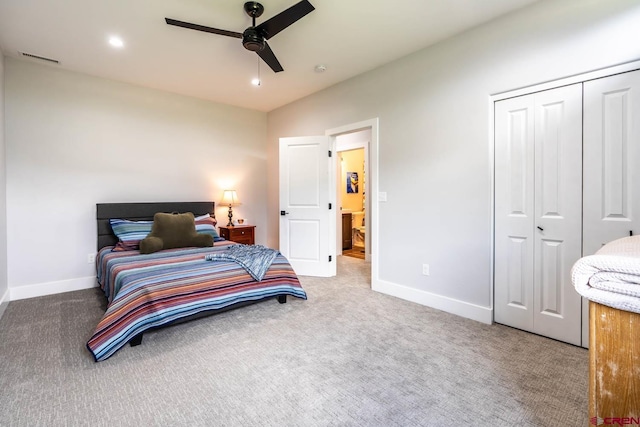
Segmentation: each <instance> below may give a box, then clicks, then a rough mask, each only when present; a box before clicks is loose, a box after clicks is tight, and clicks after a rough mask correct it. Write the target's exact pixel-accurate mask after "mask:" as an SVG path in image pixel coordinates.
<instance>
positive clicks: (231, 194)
mask: <svg viewBox="0 0 640 427" xmlns="http://www.w3.org/2000/svg"><path fill="white" fill-rule="evenodd" d="M220 203H222V204H225V205H229V206H232V205H239V204H240V199H238V194H237V193H236V190H224V192H223V193H222V200H221V201H220Z"/></svg>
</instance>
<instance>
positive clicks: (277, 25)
mask: <svg viewBox="0 0 640 427" xmlns="http://www.w3.org/2000/svg"><path fill="white" fill-rule="evenodd" d="M314 10H315V8H314V7H313V5H312V4H311V3H309V2H308V1H307V0H302V1H301V2H299V3H296V4H294V5H293V6H291V7H290V8H288V9H286V10H284V11H282V12H280V13H279V14H277V15H276V16H274V17H272V18H270V19H267V20H266V21H264V22H263V23H261V24H260V25H257V26H256V18H258V17H260V15H262V13H263V12H264V6H262V5H261V4H260V3H258V2H255V1H248V2H246V3H245V4H244V11H245V12H246V13H247V15H249V16H250V17H251V18H252V19H253V24H252V25H251V26H250V27H249V28H247V29H246V30H244V32H243V33H237V32H235V31H227V30H220V29H218V28H211V27H205V26H204V25H198V24H192V23H190V22H184V21H178V20H177V19H171V18H165V21H166V22H167V24H169V25H175V26H176V27H183V28H189V29H191V30H198V31H204V32H206V33H213V34H220V35H221V36H227V37H235V38H238V39H242V45H243V46H244V47H245V49H247V50H250V51H253V52H255V53H257V54H258V56H259V57H260V58H262V60H263V61H264V62H266V64H267V65H268V66H269V67H271V69H272V70H273V71H274V72H276V73H278V72H280V71H284V68H282V65H280V62H279V61H278V59H277V58H276V56H275V54H274V53H273V51H272V50H271V48H270V47H269V45H268V44H267V42H266V40H269V39H270V38H271V37H273V36H275V35H276V34H278V33H279V32H280V31H282V30H284V29H285V28H287V27H288V26H289V25H291V24H293V23H294V22H296V21H297V20H299V19H300V18H302V17H304V16H305V15H307V14H309V13H311V12H313V11H314Z"/></svg>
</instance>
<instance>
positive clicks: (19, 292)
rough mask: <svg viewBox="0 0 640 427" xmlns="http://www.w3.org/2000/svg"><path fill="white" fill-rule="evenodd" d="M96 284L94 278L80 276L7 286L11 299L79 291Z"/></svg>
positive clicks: (93, 286)
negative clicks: (55, 280)
mask: <svg viewBox="0 0 640 427" xmlns="http://www.w3.org/2000/svg"><path fill="white" fill-rule="evenodd" d="M96 286H98V283H97V282H96V278H95V277H94V276H91V277H80V278H77V279H69V280H59V281H57V282H47V283H38V284H35V285H27V286H15V287H9V291H10V292H11V301H15V300H19V299H26V298H35V297H41V296H44V295H53V294H60V293H62V292H70V291H79V290H81V289H90V288H95V287H96Z"/></svg>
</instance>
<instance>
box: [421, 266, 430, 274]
mask: <svg viewBox="0 0 640 427" xmlns="http://www.w3.org/2000/svg"><path fill="white" fill-rule="evenodd" d="M422 274H424V275H425V276H428V275H429V264H422Z"/></svg>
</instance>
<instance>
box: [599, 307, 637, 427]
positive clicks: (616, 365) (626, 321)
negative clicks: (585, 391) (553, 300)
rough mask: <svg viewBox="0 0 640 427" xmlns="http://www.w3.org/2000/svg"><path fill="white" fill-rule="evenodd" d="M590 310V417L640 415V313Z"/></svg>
mask: <svg viewBox="0 0 640 427" xmlns="http://www.w3.org/2000/svg"><path fill="white" fill-rule="evenodd" d="M589 310H590V312H591V313H590V315H589V322H590V328H589V359H590V361H589V417H600V418H604V419H607V418H609V419H610V420H615V419H623V418H625V417H626V418H628V417H633V418H634V419H635V420H637V419H640V356H639V354H640V314H638V313H632V312H630V311H622V310H617V309H615V308H611V307H607V306H606V305H602V304H598V303H595V302H593V301H590V302H589ZM611 424H615V422H612V423H611ZM625 424H627V423H625ZM621 425H622V424H621Z"/></svg>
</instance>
